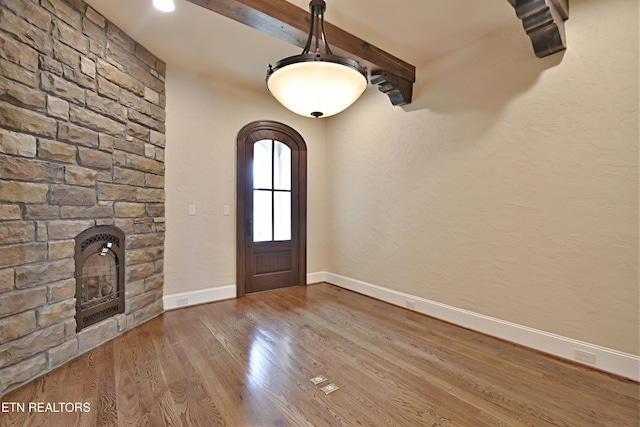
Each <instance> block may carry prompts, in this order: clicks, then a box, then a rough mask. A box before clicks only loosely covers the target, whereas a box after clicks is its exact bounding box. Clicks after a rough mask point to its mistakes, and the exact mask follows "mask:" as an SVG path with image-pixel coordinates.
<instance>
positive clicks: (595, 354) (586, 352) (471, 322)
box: [309, 272, 640, 381]
mask: <svg viewBox="0 0 640 427" xmlns="http://www.w3.org/2000/svg"><path fill="white" fill-rule="evenodd" d="M313 277H314V282H309V283H317V282H322V281H324V282H328V283H331V284H333V285H336V286H340V287H342V288H345V289H349V290H352V291H355V292H358V293H361V294H364V295H367V296H370V297H372V298H376V299H379V300H381V301H385V302H388V303H390V304H393V305H397V306H400V307H404V308H407V300H410V301H412V302H413V303H414V304H415V308H412V310H414V311H417V312H419V313H422V314H426V315H428V316H431V317H435V318H437V319H441V320H444V321H446V322H449V323H453V324H455V325H459V326H462V327H464V328H467V329H471V330H474V331H477V332H481V333H483V334H487V335H491V336H494V337H497V338H501V339H504V340H507V341H510V342H513V343H516V344H520V345H523V346H525V347H530V348H532V349H535V350H539V351H542V352H544V353H548V354H551V355H554V356H557V357H561V358H563V359H568V360H571V361H573V362H576V363H580V364H583V365H585V366H590V367H592V368H596V369H599V370H602V371H605V372H610V373H613V374H616V375H619V376H622V377H625V378H629V379H632V380H634V381H640V357H639V356H635V355H632V354H628V353H623V352H620V351H616V350H612V349H609V348H606V347H601V346H598V345H595V344H589V343H586V342H582V341H578V340H574V339H572V338H567V337H563V336H560V335H556V334H551V333H548V332H544V331H541V330H538V329H533V328H529V327H526V326H522V325H518V324H515V323H511V322H506V321H503V320H500V319H496V318H493V317H489V316H485V315H482V314H478V313H474V312H471V311H468V310H463V309H460V308H456V307H452V306H449V305H446V304H441V303H438V302H435V301H430V300H428V299H425V298H421V297H417V296H414V295H410V294H406V293H402V292H398V291H394V290H391V289H387V288H383V287H380V286H376V285H373V284H371V283H366V282H362V281H360V280H355V279H351V278H348V277H344V276H340V275H338V274H333V273H328V272H319V273H313ZM321 279H322V280H321ZM576 351H578V352H582V353H581V356H582V357H583V358H584V357H586V358H589V357H592V358H593V359H594V360H595V362H594V363H589V362H585V361H584V360H579V359H576Z"/></svg>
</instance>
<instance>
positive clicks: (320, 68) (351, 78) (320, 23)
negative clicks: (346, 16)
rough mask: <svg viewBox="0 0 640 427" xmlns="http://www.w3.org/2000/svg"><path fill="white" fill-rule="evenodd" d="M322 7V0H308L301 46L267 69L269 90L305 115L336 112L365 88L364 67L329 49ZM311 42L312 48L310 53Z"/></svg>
mask: <svg viewBox="0 0 640 427" xmlns="http://www.w3.org/2000/svg"><path fill="white" fill-rule="evenodd" d="M326 7H327V6H326V3H325V2H324V0H311V2H310V3H309V10H310V11H311V28H310V30H309V38H308V39H307V44H306V46H305V47H304V50H303V51H302V53H301V54H300V55H296V56H291V57H289V58H285V59H282V60H281V61H278V62H276V63H275V65H269V67H268V69H267V88H268V89H269V92H271V94H272V95H273V96H274V97H275V98H276V99H277V100H278V101H279V102H280V103H281V104H282V105H284V106H285V107H287V108H288V109H289V110H291V111H293V112H294V113H297V114H300V115H302V116H307V117H316V118H318V117H328V116H332V115H334V114H337V113H339V112H341V111H342V110H344V109H346V108H347V107H349V106H350V105H351V104H353V103H354V102H355V101H356V100H357V99H358V98H359V97H360V95H362V93H363V92H364V90H365V89H366V88H367V69H366V67H363V66H362V65H360V64H359V63H358V62H357V61H354V60H353V59H349V58H344V57H342V56H338V55H334V54H332V53H331V49H330V48H329V44H328V43H327V37H326V35H325V33H324V11H325V10H326ZM314 39H315V45H314V44H313V40H314ZM312 45H313V47H314V48H315V52H313V53H310V52H311V47H312ZM321 48H322V49H323V50H324V52H322V51H321Z"/></svg>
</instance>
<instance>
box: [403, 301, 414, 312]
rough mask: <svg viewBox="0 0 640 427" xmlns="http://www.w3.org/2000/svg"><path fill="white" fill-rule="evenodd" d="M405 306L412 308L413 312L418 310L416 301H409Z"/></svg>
mask: <svg viewBox="0 0 640 427" xmlns="http://www.w3.org/2000/svg"><path fill="white" fill-rule="evenodd" d="M404 305H405V306H407V308H410V309H411V310H415V309H416V302H415V301H414V300H411V299H408V300H406V301H405V303H404Z"/></svg>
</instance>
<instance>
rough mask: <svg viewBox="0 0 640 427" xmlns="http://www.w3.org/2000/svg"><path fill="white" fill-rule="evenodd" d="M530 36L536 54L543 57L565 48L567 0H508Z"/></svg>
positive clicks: (567, 16) (567, 14) (567, 17)
mask: <svg viewBox="0 0 640 427" xmlns="http://www.w3.org/2000/svg"><path fill="white" fill-rule="evenodd" d="M508 1H509V3H511V5H512V6H513V7H514V8H515V9H516V15H517V16H518V18H519V19H520V20H522V26H523V27H524V29H525V31H526V32H527V35H528V36H529V37H530V38H531V43H532V44H533V50H534V51H535V53H536V56H538V57H539V58H543V57H545V56H548V55H552V54H554V53H556V52H560V51H562V50H565V49H566V48H567V45H566V40H565V32H564V21H566V20H567V19H569V0H508Z"/></svg>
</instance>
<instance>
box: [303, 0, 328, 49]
mask: <svg viewBox="0 0 640 427" xmlns="http://www.w3.org/2000/svg"><path fill="white" fill-rule="evenodd" d="M326 8H327V5H326V3H325V2H324V0H311V2H310V3H309V10H310V11H311V25H310V28H309V37H308V38H307V44H306V45H305V47H304V49H303V51H302V54H303V55H305V54H307V53H309V52H310V49H311V44H312V43H313V39H314V38H315V40H316V43H315V52H314V53H320V40H322V44H323V45H324V50H325V52H324V53H327V54H330V55H331V54H332V53H331V48H330V47H329V43H328V42H327V36H326V34H325V32H324V11H325V10H326ZM318 21H319V22H318Z"/></svg>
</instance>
